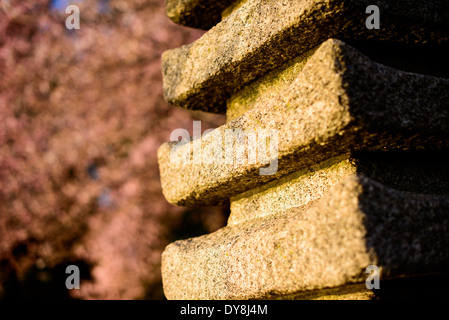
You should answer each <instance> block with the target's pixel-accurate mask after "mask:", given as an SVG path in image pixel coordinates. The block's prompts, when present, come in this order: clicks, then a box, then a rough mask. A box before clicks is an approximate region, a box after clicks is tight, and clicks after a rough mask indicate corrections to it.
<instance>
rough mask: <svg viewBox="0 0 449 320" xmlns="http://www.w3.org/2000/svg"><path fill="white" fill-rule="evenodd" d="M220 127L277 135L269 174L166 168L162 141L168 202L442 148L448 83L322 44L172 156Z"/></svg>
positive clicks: (215, 166) (196, 202)
mask: <svg viewBox="0 0 449 320" xmlns="http://www.w3.org/2000/svg"><path fill="white" fill-rule="evenodd" d="M227 129H243V130H268V129H276V130H278V149H279V152H278V159H279V162H278V171H277V173H276V174H273V175H268V176H262V175H260V174H259V173H260V172H259V169H260V168H261V167H262V166H263V165H262V164H260V163H259V164H248V163H244V164H238V163H234V164H230V165H228V164H225V163H224V161H222V162H215V163H211V164H207V163H204V161H203V163H201V164H192V163H188V164H175V163H171V162H170V152H171V150H172V148H173V147H174V146H175V145H176V143H173V142H172V143H166V144H163V145H162V146H161V147H160V149H159V151H158V159H159V168H160V172H161V180H162V187H163V192H164V195H165V197H166V198H167V200H168V201H169V202H171V203H173V204H176V205H180V206H208V205H218V204H224V203H227V202H228V201H229V198H230V197H232V196H235V195H238V194H240V193H242V192H244V191H247V190H250V189H252V188H255V187H257V186H261V185H263V184H265V183H267V182H269V181H272V180H276V179H279V178H280V177H282V176H285V175H287V174H290V173H292V172H294V171H298V170H301V169H303V168H306V167H310V166H312V165H315V164H316V163H319V162H322V161H324V160H326V159H329V158H332V157H335V156H339V155H341V154H348V153H350V152H354V151H375V150H382V151H392V150H408V149H410V150H412V149H415V150H418V149H427V150H430V149H436V148H442V147H447V146H448V145H449V139H448V135H449V80H447V79H442V78H438V77H433V76H427V75H420V74H414V73H409V72H404V71H400V70H396V69H393V68H390V67H386V66H384V65H381V64H378V63H375V62H373V61H372V60H370V59H369V58H367V57H366V56H364V55H362V54H361V53H360V52H359V51H357V50H356V49H354V48H352V47H351V46H349V45H346V44H345V43H343V42H341V41H339V40H334V39H330V40H328V41H326V42H325V43H323V44H322V45H321V46H320V47H319V48H318V49H317V51H316V52H315V53H314V54H313V55H312V56H311V57H310V58H309V60H308V61H307V63H306V65H305V66H304V67H303V68H302V70H301V72H300V73H299V74H298V76H297V77H296V78H295V80H294V81H293V82H292V83H291V85H290V86H288V88H286V89H285V90H284V92H283V93H282V94H279V95H277V96H275V97H270V98H268V99H266V100H263V101H260V102H259V103H258V104H257V106H254V107H253V109H251V110H249V111H247V112H246V113H245V114H243V115H242V116H240V117H238V118H236V119H234V120H233V121H230V122H228V123H227V124H226V125H224V126H221V127H219V128H218V129H216V130H215V131H214V132H212V133H209V134H207V135H205V136H204V137H203V141H201V139H196V140H194V141H192V142H190V143H187V144H184V145H181V144H177V145H176V147H177V150H178V151H177V152H178V153H180V154H184V155H185V156H186V157H190V158H191V157H192V154H193V150H197V149H199V148H202V149H203V152H204V150H205V149H206V148H207V147H208V145H210V144H211V141H214V139H215V138H216V137H217V136H218V137H224V136H225V134H224V132H225V131H226V130H227ZM223 148H224V147H223ZM223 154H224V151H223Z"/></svg>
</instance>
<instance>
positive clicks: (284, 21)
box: [162, 0, 449, 113]
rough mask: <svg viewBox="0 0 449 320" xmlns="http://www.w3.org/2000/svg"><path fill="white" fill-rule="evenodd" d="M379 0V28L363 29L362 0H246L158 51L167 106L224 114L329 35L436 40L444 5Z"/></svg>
mask: <svg viewBox="0 0 449 320" xmlns="http://www.w3.org/2000/svg"><path fill="white" fill-rule="evenodd" d="M406 3H408V4H409V5H406V4H405V3H404V1H401V2H398V1H396V0H384V1H381V4H382V5H381V10H382V20H381V21H382V27H381V28H380V29H379V30H376V29H372V30H368V29H367V28H366V23H365V22H366V19H367V15H366V13H365V11H366V7H367V5H369V4H372V3H367V2H366V1H362V0H312V1H279V0H267V1H263V2H261V1H260V0H250V1H248V2H246V3H245V4H244V5H243V6H241V7H240V8H238V9H237V10H235V11H234V12H233V13H232V14H231V15H230V16H229V17H228V18H226V19H224V20H223V21H222V22H220V23H219V24H218V25H216V26H215V27H214V28H212V29H211V30H210V31H209V32H207V33H206V34H205V35H203V36H202V37H201V38H200V39H198V40H197V41H195V42H194V43H192V44H190V45H187V46H184V47H181V48H178V49H173V50H170V51H167V52H165V53H164V54H163V56H162V70H163V80H164V82H163V91H164V98H165V99H166V101H168V102H169V103H170V104H172V105H175V106H179V107H183V108H188V109H194V110H203V111H208V112H216V113H225V112H226V103H225V102H226V100H227V99H228V98H230V97H231V96H232V95H233V94H235V93H237V92H238V91H240V89H242V88H243V87H244V86H246V85H248V84H249V83H250V82H252V81H254V80H256V79H258V78H260V77H261V76H263V75H264V74H266V73H267V72H269V71H271V70H274V69H276V68H277V67H280V66H281V65H282V64H283V63H286V62H287V61H289V60H291V59H293V58H295V57H297V56H299V55H301V54H302V53H304V52H306V51H308V50H311V49H312V48H314V47H316V46H318V45H319V44H320V43H322V42H324V41H325V40H327V39H329V38H340V39H349V40H368V39H369V40H381V41H383V40H388V41H390V42H400V43H409V44H410V43H441V42H447V41H448V40H449V23H448V20H447V18H446V17H447V16H448V15H449V7H448V6H447V5H444V4H440V3H438V4H434V6H430V5H426V6H422V7H420V8H419V9H417V8H416V5H414V1H411V0H410V1H406Z"/></svg>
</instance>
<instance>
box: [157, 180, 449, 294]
mask: <svg viewBox="0 0 449 320" xmlns="http://www.w3.org/2000/svg"><path fill="white" fill-rule="evenodd" d="M448 228H449V198H448V197H437V196H425V195H418V194H413V193H408V192H401V191H397V190H395V189H390V188H387V187H385V186H383V185H382V184H380V183H377V182H375V181H373V180H371V179H369V178H366V177H364V176H360V175H351V176H348V177H347V178H346V179H344V180H343V181H342V182H341V183H339V184H338V185H337V186H336V187H335V188H334V189H333V190H332V191H331V192H329V193H328V194H327V195H326V196H325V197H323V198H321V199H320V200H318V201H316V202H313V203H309V204H308V205H306V206H304V207H300V208H293V209H291V210H289V211H287V212H286V213H285V214H283V215H279V216H267V217H263V218H257V219H253V220H250V221H249V222H243V223H240V224H237V225H233V226H227V227H224V228H222V229H220V230H218V231H216V232H215V233H212V234H209V235H205V236H201V237H198V238H193V239H188V240H182V241H176V242H174V243H172V244H170V245H169V246H168V247H167V248H166V250H165V251H164V253H163V255H162V277H163V284H164V292H165V295H166V297H167V298H168V299H264V298H274V297H277V296H285V295H294V294H295V293H298V292H307V291H312V290H318V289H323V288H334V287H339V286H343V285H348V284H351V283H363V282H364V281H365V280H366V277H367V275H366V274H365V269H366V267H367V266H368V265H371V264H373V265H377V266H379V267H380V268H381V279H389V278H397V277H403V276H406V277H410V276H415V275H421V274H427V273H437V272H445V271H449V237H448V233H447V230H448Z"/></svg>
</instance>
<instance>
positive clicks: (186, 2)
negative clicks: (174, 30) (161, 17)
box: [165, 0, 235, 30]
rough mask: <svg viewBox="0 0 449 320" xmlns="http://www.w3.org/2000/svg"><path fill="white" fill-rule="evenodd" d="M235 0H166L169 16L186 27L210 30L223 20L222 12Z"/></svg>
mask: <svg viewBox="0 0 449 320" xmlns="http://www.w3.org/2000/svg"><path fill="white" fill-rule="evenodd" d="M234 1H235V0H166V1H165V6H166V13H167V16H168V17H169V18H170V19H171V20H172V21H173V22H175V23H177V24H181V25H184V26H186V27H191V28H198V29H204V30H208V29H210V28H212V27H213V26H214V25H216V24H217V23H218V22H220V20H221V13H222V12H223V11H224V10H225V9H226V8H227V7H228V6H230V5H231V4H232V3H233V2H234Z"/></svg>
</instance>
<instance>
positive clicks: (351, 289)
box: [274, 283, 376, 300]
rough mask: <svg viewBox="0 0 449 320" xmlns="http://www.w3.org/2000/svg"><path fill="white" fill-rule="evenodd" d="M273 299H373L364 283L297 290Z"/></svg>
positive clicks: (371, 291)
mask: <svg viewBox="0 0 449 320" xmlns="http://www.w3.org/2000/svg"><path fill="white" fill-rule="evenodd" d="M274 299H275V300H375V299H376V296H375V294H374V292H373V290H369V289H367V288H366V284H365V283H357V284H348V285H345V286H341V287H336V288H328V289H321V290H313V291H305V292H299V293H296V294H292V295H283V296H278V297H274Z"/></svg>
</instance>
